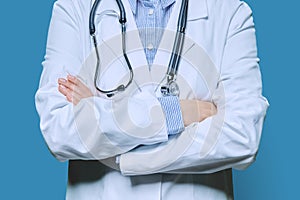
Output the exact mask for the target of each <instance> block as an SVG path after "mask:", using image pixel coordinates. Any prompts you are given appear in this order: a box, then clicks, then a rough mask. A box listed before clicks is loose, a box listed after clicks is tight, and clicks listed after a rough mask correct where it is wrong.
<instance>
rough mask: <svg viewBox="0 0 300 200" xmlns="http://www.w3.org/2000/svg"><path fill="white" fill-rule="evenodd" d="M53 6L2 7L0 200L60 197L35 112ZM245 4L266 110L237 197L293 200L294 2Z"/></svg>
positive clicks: (237, 175) (61, 183)
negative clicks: (254, 33) (255, 151)
mask: <svg viewBox="0 0 300 200" xmlns="http://www.w3.org/2000/svg"><path fill="white" fill-rule="evenodd" d="M53 2H54V1H53V0H52V1H45V0H43V1H37V0H35V1H34V0H27V1H3V2H2V3H1V4H2V5H1V12H0V16H1V17H0V22H1V23H0V24H1V27H2V28H1V31H0V34H1V37H0V48H1V79H0V87H1V92H2V93H1V105H2V106H1V112H0V113H1V136H2V139H1V140H0V152H1V153H0V155H1V164H0V169H1V170H0V184H1V185H0V191H1V192H0V196H1V197H0V198H1V199H43V200H47V199H51V200H54V199H55V200H56V199H57V200H59V199H64V195H65V188H66V181H67V164H66V163H60V162H58V161H56V160H55V159H54V158H53V157H52V156H51V154H50V153H49V151H48V149H47V147H46V145H45V143H44V141H43V138H42V136H41V134H40V131H39V125H38V123H39V119H38V116H37V113H36V111H35V106H34V94H35V91H36V89H37V87H38V81H39V77H40V73H41V69H42V68H41V64H40V63H41V61H42V60H43V56H44V53H45V45H46V37H47V30H48V25H49V20H50V16H51V11H52V5H53ZM247 2H248V3H249V4H250V6H251V7H252V9H253V12H254V20H255V22H256V29H257V39H258V47H259V56H260V58H261V71H262V75H263V84H264V95H265V96H266V97H267V98H268V99H269V101H270V104H271V106H270V108H269V111H268V115H267V118H266V121H265V126H264V131H263V136H262V140H261V146H260V151H259V154H258V157H257V161H256V162H255V163H254V164H253V165H252V166H251V167H250V168H248V169H247V170H246V171H234V184H235V197H236V199H237V200H253V199H255V200H261V199H272V200H277V199H295V197H296V196H298V195H297V194H298V193H299V189H300V185H299V182H298V180H299V179H300V175H299V169H300V166H299V139H300V132H299V129H298V124H299V123H300V122H299V113H300V112H299V103H298V102H299V98H298V97H299V95H298V93H299V88H298V86H299V82H298V80H299V67H300V66H299V62H298V59H299V57H300V55H299V41H300V40H299V36H300V33H299V19H300V16H299V14H297V13H299V6H300V4H299V1H296V0H294V1H288V3H283V1H280V2H279V1H276V0H273V1H254V0H247ZM3 4H4V5H3ZM297 19H298V20H297ZM297 88H298V89H297Z"/></svg>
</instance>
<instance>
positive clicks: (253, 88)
mask: <svg viewBox="0 0 300 200" xmlns="http://www.w3.org/2000/svg"><path fill="white" fill-rule="evenodd" d="M123 2H124V6H125V9H126V10H127V18H128V20H127V21H128V22H127V31H128V32H130V31H132V30H136V25H135V22H134V18H133V16H132V14H131V12H130V6H129V4H128V2H127V0H125V1H123ZM189 2H190V6H189V14H188V27H187V38H188V39H187V40H186V42H185V47H184V56H186V57H187V58H191V60H192V61H188V60H182V62H181V65H182V66H184V67H180V70H179V75H180V76H179V77H178V82H179V85H180V84H181V83H185V84H186V85H188V86H189V87H190V90H184V91H181V96H180V98H198V99H201V100H212V101H213V102H214V103H215V104H216V106H217V108H218V114H217V115H216V116H214V117H210V118H208V119H206V120H205V121H203V122H201V123H194V124H192V125H190V126H189V127H187V128H186V129H185V131H184V132H182V133H181V134H180V135H179V136H175V137H172V138H168V133H167V130H166V125H165V120H164V118H163V117H164V116H163V112H162V109H161V107H160V104H159V102H158V100H157V99H156V97H155V93H154V88H155V87H154V86H153V85H151V84H150V85H149V84H148V85H143V87H142V92H140V93H139V94H136V95H131V94H128V92H127V93H126V92H125V93H124V94H122V95H121V96H118V95H117V96H116V97H115V99H114V100H111V99H108V98H105V97H103V96H97V97H95V98H88V99H85V100H83V101H81V102H80V103H79V105H77V106H73V105H72V104H70V103H68V102H67V101H66V99H65V98H64V96H63V95H61V94H60V93H59V92H58V90H57V78H59V77H65V76H66V75H67V73H71V74H73V75H76V74H80V72H81V70H82V68H81V67H82V65H83V63H85V62H86V59H87V58H88V56H89V55H90V53H91V52H92V43H91V39H90V36H89V30H88V18H89V12H90V8H91V3H92V2H91V1H87V0H58V1H57V2H56V3H55V5H54V8H53V15H52V19H51V24H50V29H49V35H48V42H47V51H46V56H45V61H44V62H43V73H42V76H41V81H40V87H39V89H38V91H37V93H36V107H37V111H38V113H39V115H40V119H41V125H40V126H41V131H42V133H43V136H44V138H45V140H46V142H47V145H48V147H49V149H50V151H51V152H52V153H53V155H54V156H56V158H57V159H59V160H61V161H66V160H77V159H81V160H95V159H105V158H108V157H113V156H116V155H119V154H121V156H120V160H119V161H120V169H121V173H120V172H118V171H114V170H109V168H108V167H105V166H104V165H102V164H100V163H98V164H97V165H96V167H94V168H92V169H93V170H94V171H95V172H97V173H98V174H100V175H99V176H96V175H95V176H91V177H92V178H91V177H88V172H91V171H93V170H91V166H92V164H91V165H89V162H86V165H85V163H84V162H79V161H78V162H77V161H72V162H70V170H72V169H75V166H76V165H77V167H78V165H79V169H81V170H83V171H84V173H83V174H76V173H75V175H74V174H70V176H72V177H70V179H71V178H75V179H76V176H78V177H80V176H83V178H82V177H81V178H82V179H80V178H78V180H75V181H74V180H73V181H70V182H69V185H68V189H67V197H66V198H67V199H72V200H74V199H88V200H93V199H105V200H106V199H109V200H119V199H120V200H121V199H122V200H123V199H143V200H147V199H149V200H156V199H162V200H171V199H172V200H174V199H183V198H185V199H191V200H192V199H205V200H209V199H230V197H229V196H230V194H229V193H230V187H231V186H230V185H228V183H230V181H229V179H230V178H228V177H230V174H229V171H221V170H224V169H230V168H238V169H241V168H242V169H243V168H245V167H247V166H249V165H250V164H251V163H252V162H253V161H254V159H255V155H256V153H257V150H258V147H259V141H260V136H261V131H262V125H263V119H264V116H265V113H266V110H267V107H268V103H267V101H266V99H265V98H264V97H263V96H262V95H261V92H262V91H261V77H260V71H259V66H258V61H259V59H258V58H257V50H256V39H255V30H254V25H253V21H252V16H251V14H252V13H251V10H250V8H249V7H248V6H247V4H245V3H244V2H240V1H238V0H227V1H216V0H210V1H208V0H190V1H189ZM180 3H181V1H176V4H175V6H174V8H173V11H172V14H171V17H170V20H169V22H168V25H167V28H166V30H171V31H172V30H173V31H174V30H176V25H177V16H178V12H179V8H180ZM104 8H105V9H113V10H115V11H117V12H119V10H118V7H117V5H116V3H115V2H114V1H110V0H103V1H101V5H100V7H99V9H98V11H97V12H98V13H100V11H102V10H104ZM112 22H113V21H112ZM112 22H111V21H110V19H108V20H107V21H104V22H103V23H102V24H101V27H99V29H101V30H100V31H101V34H97V37H98V41H100V43H102V42H103V41H107V40H108V39H109V38H111V37H112V36H115V35H118V34H119V32H120V27H119V26H118V24H116V23H115V25H114V24H113V23H112ZM99 29H98V30H99ZM133 34H134V33H133ZM137 35H138V34H137ZM128 37H131V36H128ZM132 37H134V36H132ZM168 39H169V38H168V37H167V36H165V35H164V36H163V38H162V42H161V48H160V50H158V52H157V55H156V57H155V60H154V63H153V67H152V68H151V71H148V67H144V68H143V67H138V66H147V61H146V58H145V55H144V52H143V48H142V45H141V43H140V42H136V43H134V44H132V43H129V44H127V45H128V48H129V49H130V48H135V47H138V49H139V51H130V52H129V59H130V61H131V63H132V66H133V68H134V70H135V75H136V76H135V80H136V82H137V83H143V81H145V79H147V80H151V81H150V82H155V83H158V82H159V81H160V80H161V77H157V76H154V74H155V73H157V72H158V71H160V70H162V69H163V70H162V73H161V76H163V73H164V72H165V68H163V67H161V66H167V64H168V61H169V55H170V54H169V53H168V52H166V51H164V49H163V47H166V46H170V45H172V44H169V43H170V42H168ZM128 40H129V41H130V38H129V39H128ZM171 41H173V40H171ZM119 44H120V43H119ZM130 45H133V46H134V45H136V46H134V47H131V46H130ZM103 51H104V50H103ZM195 52H199V54H194V53H195ZM104 53H106V52H105V51H104ZM203 55H207V56H203ZM107 57H109V55H108V54H107ZM208 58H209V59H208ZM193 59H194V60H193ZM198 62H199V63H200V64H201V63H202V64H201V66H200V67H205V66H212V65H213V66H215V68H209V69H210V70H208V71H205V70H204V71H201V75H199V73H197V69H195V67H193V66H191V65H192V64H194V63H198ZM113 65H114V63H112V66H113ZM116 65H117V64H116ZM118 69H120V68H118ZM214 70H215V73H212V72H213V71H214ZM141 71H142V72H143V73H142V74H143V77H140V76H138V75H139V74H140V72H141ZM125 73H126V68H124V69H123V68H121V70H116V69H114V68H113V67H111V68H109V69H108V70H107V74H108V75H106V76H105V75H104V76H103V77H102V79H101V83H100V85H101V86H105V87H113V86H115V85H116V82H118V81H119V80H117V78H116V77H120V75H122V74H125ZM211 73H212V74H214V75H211ZM206 74H207V76H209V75H211V77H209V78H207V76H206ZM112 75H113V77H112ZM83 79H84V76H83ZM84 81H86V82H87V83H89V82H91V81H90V80H89V79H87V80H84ZM133 85H135V83H134V84H133ZM141 85H142V84H141ZM132 87H134V86H132ZM130 91H136V90H135V89H132V90H130ZM128 102H134V103H136V105H137V106H136V107H134V106H130V109H129V110H126V108H127V107H126V105H127V103H128ZM124 105H125V108H124ZM141 108H142V109H143V110H145V112H144V113H143V112H139V111H140V109H141ZM124 109H125V110H124ZM135 109H136V110H135ZM125 111H126V112H125ZM127 112H128V113H129V114H128V113H127ZM133 115H135V116H134V117H130V116H133ZM93 116H94V117H93ZM153 116H155V117H153ZM128 118H130V119H131V121H130V120H128V121H126V120H127V119H128ZM134 119H138V120H134ZM120 122H122V123H123V122H124V124H122V125H120ZM127 122H128V123H127ZM99 127H100V128H99ZM151 144H154V145H151ZM139 145H146V146H139ZM137 146H139V148H135V147H137ZM133 149H134V150H133ZM80 165H82V166H81V167H80ZM75 171H76V170H75ZM79 171H80V170H79ZM217 171H220V172H219V173H217V174H209V175H203V174H207V173H213V172H217ZM166 173H170V174H166ZM95 174H96V173H95ZM146 174H149V175H146ZM188 174H192V175H188ZM131 175H134V176H131ZM139 175H146V176H139ZM85 176H86V177H85ZM220 185H221V186H220ZM219 186H220V187H219ZM228 195H229V196H228Z"/></svg>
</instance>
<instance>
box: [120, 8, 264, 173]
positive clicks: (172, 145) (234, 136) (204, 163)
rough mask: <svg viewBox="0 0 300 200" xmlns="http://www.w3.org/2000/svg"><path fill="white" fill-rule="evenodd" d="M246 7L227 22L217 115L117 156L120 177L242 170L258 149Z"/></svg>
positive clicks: (255, 70) (253, 56)
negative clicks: (157, 143) (160, 141)
mask: <svg viewBox="0 0 300 200" xmlns="http://www.w3.org/2000/svg"><path fill="white" fill-rule="evenodd" d="M258 61H259V60H258V58H257V48H256V38H255V29H254V23H253V19H252V12H251V9H250V8H249V7H248V5H246V4H245V3H242V4H241V5H240V6H239V8H238V9H237V11H236V12H235V15H233V18H232V20H231V23H230V26H229V31H228V36H227V41H226V45H225V47H224V55H223V61H222V66H221V73H220V78H219V81H218V85H217V88H216V91H215V92H214V95H213V97H212V99H213V102H214V103H215V104H216V106H217V109H218V113H217V115H215V116H213V117H210V118H207V119H206V120H204V121H203V122H201V123H195V124H192V125H190V126H189V127H187V128H186V129H185V131H184V132H183V133H182V134H181V135H178V136H176V137H174V138H172V139H170V140H169V141H168V142H166V143H164V144H161V145H157V146H152V147H142V148H140V149H136V150H135V151H131V152H128V153H125V154H123V155H122V156H121V157H120V169H121V171H122V173H123V174H124V175H141V174H153V173H213V172H216V171H219V170H223V169H226V168H236V169H245V168H246V167H247V166H249V165H250V164H251V163H252V162H253V161H254V160H255V156H256V154H257V151H258V147H259V142H260V137H261V132H262V126H263V121H264V117H265V114H266V110H267V107H268V102H267V100H266V99H265V98H264V97H263V96H262V83H261V74H260V70H259V65H258Z"/></svg>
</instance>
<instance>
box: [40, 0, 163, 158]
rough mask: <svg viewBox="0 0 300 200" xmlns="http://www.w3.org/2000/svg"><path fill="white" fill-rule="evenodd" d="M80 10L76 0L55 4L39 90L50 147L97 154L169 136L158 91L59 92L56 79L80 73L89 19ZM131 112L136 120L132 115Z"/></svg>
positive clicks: (70, 154) (61, 154)
mask: <svg viewBox="0 0 300 200" xmlns="http://www.w3.org/2000/svg"><path fill="white" fill-rule="evenodd" d="M77 9H78V8H77ZM80 12H82V10H81V11H80V10H79V11H76V6H75V5H74V3H73V1H72V0H58V1H57V2H56V3H55V4H54V8H53V13H52V18H51V22H50V28H49V33H48V41H47V49H46V55H45V60H44V62H43V71H42V75H41V80H40V85H39V89H38V91H37V93H36V96H35V101H36V108H37V111H38V114H39V116H40V128H41V132H42V134H43V136H44V139H45V141H46V143H47V145H48V147H49V149H50V151H51V152H52V154H53V155H54V156H55V157H56V158H57V159H59V160H61V161H65V160H69V159H83V160H87V159H92V160H95V159H104V158H108V157H112V156H115V155H117V154H121V153H124V152H127V151H129V150H131V149H133V148H135V147H136V146H138V145H141V144H145V145H150V144H156V143H159V142H165V141H166V140H167V139H168V135H167V134H168V133H167V130H166V126H165V120H164V116H163V112H162V110H161V107H160V104H159V102H158V100H157V99H156V98H155V96H154V95H152V94H150V93H147V92H146V91H145V92H142V93H140V94H138V95H136V96H131V97H129V95H128V96H127V95H126V93H124V96H122V98H117V99H115V100H110V99H105V98H100V97H91V98H86V99H83V100H82V101H80V103H79V104H78V105H76V106H73V104H72V103H69V102H67V100H66V99H65V97H64V96H63V95H62V94H60V93H59V91H58V84H57V79H58V78H60V77H66V76H67V74H68V73H70V74H73V75H76V74H77V73H78V72H79V71H80V68H81V66H82V63H83V62H84V59H85V58H84V57H85V56H84V53H83V52H84V50H85V49H86V45H88V44H86V43H85V41H86V40H87V39H86V38H85V36H87V37H88V36H89V35H88V34H84V33H85V32H88V23H87V22H88V20H86V19H81V13H80ZM82 24H84V25H82ZM88 41H89V40H88ZM128 104H130V105H131V106H128ZM129 107H130V111H129ZM141 111H143V112H141ZM153 115H155V116H156V117H155V118H154V117H153ZM130 117H133V118H134V119H135V120H131V119H130V120H128V118H130ZM128 121H130V122H131V123H126V122H128ZM145 130H149V131H145Z"/></svg>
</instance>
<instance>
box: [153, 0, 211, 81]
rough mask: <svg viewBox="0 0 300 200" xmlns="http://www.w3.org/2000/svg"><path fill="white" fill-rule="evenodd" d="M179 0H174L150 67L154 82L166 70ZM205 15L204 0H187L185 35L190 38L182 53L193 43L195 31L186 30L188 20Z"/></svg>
mask: <svg viewBox="0 0 300 200" xmlns="http://www.w3.org/2000/svg"><path fill="white" fill-rule="evenodd" d="M181 2H182V1H180V0H177V1H176V2H175V5H174V7H173V10H172V13H171V16H170V18H169V21H168V24H167V27H166V29H165V31H164V34H163V37H162V39H161V42H160V45H159V48H158V51H157V54H156V55H155V59H154V61H153V66H152V67H151V76H152V78H153V81H155V82H157V81H160V80H162V79H163V77H164V75H165V73H166V71H167V67H168V64H169V61H170V57H171V51H172V48H173V43H174V40H175V34H176V30H177V22H178V17H179V12H180V7H181ZM207 17H208V12H207V2H206V0H189V7H188V22H187V31H186V37H189V38H191V39H189V40H185V43H184V47H183V51H182V55H184V54H185V53H186V52H187V51H189V50H190V49H191V47H192V46H193V45H194V44H195V42H194V40H193V37H194V36H195V34H197V33H193V32H189V31H188V26H189V25H192V24H191V23H190V24H189V21H196V20H201V19H206V18H207Z"/></svg>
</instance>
